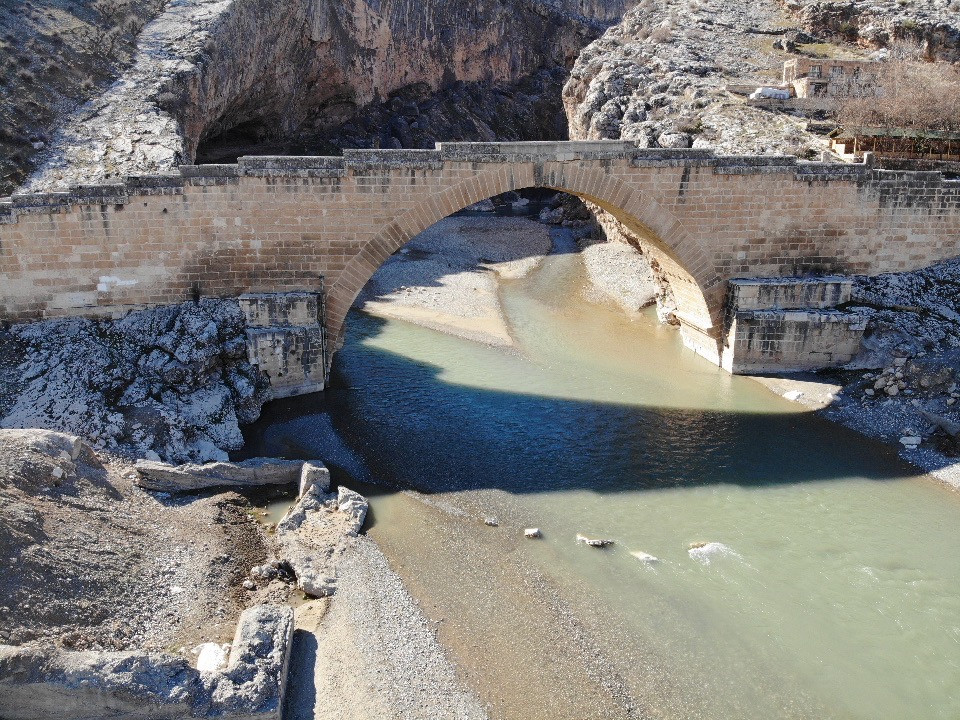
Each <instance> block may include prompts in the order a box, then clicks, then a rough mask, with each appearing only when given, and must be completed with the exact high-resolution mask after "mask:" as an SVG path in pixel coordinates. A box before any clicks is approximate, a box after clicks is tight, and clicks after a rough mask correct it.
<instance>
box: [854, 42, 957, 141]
mask: <svg viewBox="0 0 960 720" xmlns="http://www.w3.org/2000/svg"><path fill="white" fill-rule="evenodd" d="M874 93H875V94H874ZM874 93H871V94H870V95H866V94H860V95H859V96H851V97H850V98H848V99H847V100H845V101H843V102H842V103H841V106H840V109H839V112H838V120H839V121H840V122H841V123H842V124H844V125H847V126H850V127H877V128H891V129H893V128H900V129H910V130H932V131H945V132H960V70H958V69H957V68H956V67H954V66H952V65H949V64H948V63H924V62H916V61H909V60H895V61H890V62H888V63H887V66H886V68H885V69H884V71H883V73H882V74H881V76H880V79H879V81H878V84H877V86H876V88H875V91H874Z"/></svg>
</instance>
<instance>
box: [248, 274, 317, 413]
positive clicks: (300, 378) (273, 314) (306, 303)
mask: <svg viewBox="0 0 960 720" xmlns="http://www.w3.org/2000/svg"><path fill="white" fill-rule="evenodd" d="M238 300H239V302H240V309H241V310H243V314H244V315H245V316H246V319H247V358H248V359H249V361H250V364H251V365H255V366H257V367H258V368H259V369H260V372H261V373H263V374H264V375H265V376H266V378H267V380H268V381H269V382H270V399H271V400H276V399H279V398H286V397H293V396H295V395H307V394H308V393H313V392H320V391H321V390H323V389H324V387H325V386H326V378H327V369H328V367H327V352H326V331H325V330H324V326H323V316H324V311H323V292H322V291H321V292H285V293H248V294H246V295H241V296H240V297H239V299H238Z"/></svg>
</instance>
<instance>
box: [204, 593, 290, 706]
mask: <svg viewBox="0 0 960 720" xmlns="http://www.w3.org/2000/svg"><path fill="white" fill-rule="evenodd" d="M292 646H293V608H291V607H289V606H287V605H256V606H254V607H252V608H247V609H246V610H244V611H243V613H242V614H241V615H240V620H239V621H238V622H237V630H236V633H235V634H234V636H233V644H232V645H231V647H230V660H229V662H228V663H227V669H226V672H224V673H221V674H218V675H216V676H215V677H214V680H213V682H211V684H210V689H211V693H210V706H209V708H208V710H207V712H206V714H207V715H211V716H219V717H223V718H230V717H237V718H251V719H252V718H275V719H276V720H280V717H281V713H282V712H283V698H284V694H285V692H286V687H287V670H288V669H289V667H290V650H291V648H292Z"/></svg>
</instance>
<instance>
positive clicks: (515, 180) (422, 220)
mask: <svg viewBox="0 0 960 720" xmlns="http://www.w3.org/2000/svg"><path fill="white" fill-rule="evenodd" d="M561 173H562V171H561ZM537 174H540V173H537ZM517 175H518V173H501V172H498V171H489V172H488V173H487V176H488V177H486V178H485V177H483V176H481V177H475V178H472V179H471V180H470V181H463V182H461V183H458V184H456V185H454V186H452V187H449V188H447V189H445V190H444V191H442V192H440V193H436V194H431V195H428V196H425V197H424V199H423V200H421V201H420V202H418V203H416V204H415V205H414V206H413V207H412V208H411V209H409V210H407V211H406V212H404V213H402V214H400V215H399V216H397V217H395V218H394V219H393V220H392V221H390V222H388V223H387V224H386V225H385V226H384V227H382V228H381V230H380V232H379V233H378V234H377V236H376V237H375V238H374V239H373V240H372V241H370V242H368V243H367V244H366V245H365V246H364V247H363V248H362V249H361V250H360V252H359V253H358V254H357V255H356V256H355V257H354V258H353V259H352V260H351V261H350V262H349V263H348V264H347V266H346V268H345V270H344V272H343V273H341V275H340V277H339V278H338V279H337V281H336V282H335V283H334V285H333V286H332V287H331V289H330V297H329V300H328V303H327V329H328V332H329V334H330V338H331V340H332V342H331V343H330V344H329V347H330V348H331V351H332V352H335V351H336V349H337V348H338V347H340V345H341V344H342V342H343V331H344V323H345V321H346V316H347V313H348V312H349V310H350V308H351V307H352V306H353V303H354V301H355V300H356V298H357V296H358V295H359V294H360V292H361V290H362V289H363V288H364V286H365V285H366V284H367V283H368V282H369V280H370V278H371V277H373V275H374V274H375V273H376V272H377V270H378V269H379V268H380V267H381V266H382V265H383V263H384V262H385V261H386V260H387V259H388V258H389V257H390V256H392V255H393V254H394V253H396V252H397V251H399V250H400V249H401V248H402V247H403V246H404V245H406V244H407V243H408V242H410V240H412V239H413V238H414V237H416V236H417V235H419V234H420V233H422V232H424V231H425V230H427V229H429V228H430V227H432V226H434V225H435V224H437V223H438V222H440V221H442V220H443V219H444V218H446V217H449V216H451V215H454V214H456V213H458V212H460V211H462V210H464V209H465V208H467V207H470V206H471V205H474V204H476V203H479V202H482V201H484V200H487V199H489V198H491V197H494V196H496V195H502V194H504V193H510V192H513V193H516V192H521V191H544V190H546V191H552V192H557V193H566V194H569V195H572V196H574V197H577V198H580V199H581V200H583V201H585V202H586V203H588V206H590V205H592V206H593V207H594V208H596V209H598V210H600V211H602V213H600V214H601V215H602V214H604V213H605V214H606V215H608V216H609V217H611V218H613V219H614V220H615V221H616V222H618V223H620V224H622V225H623V227H624V228H626V229H627V230H629V234H630V235H632V236H633V237H635V238H638V240H639V244H640V247H639V248H636V249H638V250H640V251H641V252H643V253H644V254H645V255H647V256H648V258H649V259H650V260H651V261H652V263H655V265H656V267H657V273H658V276H659V278H660V279H661V280H662V281H663V282H664V283H665V284H666V286H667V287H668V288H669V293H670V295H671V296H672V297H673V300H674V302H675V306H676V307H675V310H674V311H673V316H674V318H675V319H676V323H677V324H679V326H680V330H681V335H682V337H683V341H684V344H685V345H686V346H687V347H689V348H691V349H693V350H694V351H695V352H696V353H697V354H699V355H702V356H703V357H705V358H707V359H708V360H710V361H711V362H713V363H716V364H719V363H720V359H721V351H722V339H721V329H722V319H721V318H722V289H721V288H719V287H716V286H715V285H716V284H714V286H713V287H711V286H710V285H709V284H708V282H709V280H711V279H712V275H713V272H712V268H708V267H707V264H706V262H705V261H704V255H703V253H702V252H701V249H700V248H699V246H698V245H697V244H696V243H695V242H693V241H692V240H691V239H690V238H689V236H688V235H687V234H686V231H685V230H684V228H683V227H682V225H681V224H680V223H679V222H678V221H677V220H676V219H675V218H674V217H673V216H672V215H671V214H670V213H668V212H666V211H665V210H664V209H663V208H661V207H660V206H659V205H658V204H657V203H656V202H655V201H654V200H652V199H650V198H646V197H643V196H641V194H640V193H639V192H637V191H634V190H632V189H630V188H628V187H626V186H625V185H624V184H623V183H622V182H620V181H619V180H617V179H615V178H613V177H611V176H609V175H607V174H605V173H602V172H598V171H590V170H582V169H581V170H579V171H578V172H577V173H576V176H577V180H576V181H575V182H571V181H568V180H567V178H565V177H557V176H552V177H544V181H543V182H537V181H534V182H532V183H531V182H529V181H527V180H526V179H525V178H523V177H517ZM551 175H552V173H551ZM537 179H539V178H537ZM485 180H487V181H485ZM491 187H492V188H493V189H494V190H495V192H493V193H491V192H489V189H490V188H491ZM597 187H599V188H601V191H599V192H598V191H597V190H595V189H594V188H597ZM451 208H452V209H451ZM602 225H603V223H602V222H601V227H602ZM708 270H709V276H710V277H709V278H707V277H704V276H707V275H708ZM698 275H699V276H701V277H698ZM332 352H331V357H330V358H328V363H329V362H331V361H332Z"/></svg>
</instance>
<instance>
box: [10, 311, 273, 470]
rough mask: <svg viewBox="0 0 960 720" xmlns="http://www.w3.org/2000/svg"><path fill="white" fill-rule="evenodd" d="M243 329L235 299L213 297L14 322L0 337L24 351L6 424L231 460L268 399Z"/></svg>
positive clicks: (179, 458) (112, 445) (118, 448)
mask: <svg viewBox="0 0 960 720" xmlns="http://www.w3.org/2000/svg"><path fill="white" fill-rule="evenodd" d="M244 330H245V324H244V317H243V314H242V313H241V312H240V308H239V306H238V305H237V303H236V302H235V301H224V300H213V299H204V300H201V301H200V302H198V303H182V304H179V305H169V306H165V307H158V308H154V309H151V310H143V311H138V312H133V313H130V314H129V315H127V316H126V317H124V318H122V319H120V320H115V321H114V320H108V319H90V318H64V319H60V320H51V321H46V322H38V323H31V324H27V325H17V326H14V327H13V328H12V329H11V330H10V331H8V332H7V333H4V337H3V338H2V339H0V343H2V344H3V345H5V346H16V347H17V348H18V349H19V351H20V353H21V354H20V362H19V365H18V366H17V367H16V368H15V369H13V370H9V371H8V372H7V374H8V375H11V376H13V379H12V380H9V382H7V384H8V385H11V386H15V390H14V392H12V393H11V395H12V397H11V399H10V400H9V401H8V402H7V404H6V407H0V412H3V417H2V419H0V427H4V428H45V429H49V430H57V431H62V432H68V433H71V434H73V435H78V436H80V437H83V438H85V439H87V440H88V441H89V442H90V443H91V444H92V445H94V446H95V447H102V448H107V449H110V450H112V451H115V452H119V453H121V454H126V455H131V456H134V457H146V458H147V459H152V460H161V459H162V460H165V461H168V462H173V463H184V462H198V461H199V462H208V461H214V460H219V461H223V460H226V459H227V455H226V451H228V450H235V449H238V448H240V447H241V446H242V444H243V437H242V435H241V433H240V424H241V423H247V422H252V421H253V420H255V419H256V418H257V416H258V415H259V413H260V407H261V405H262V403H263V401H264V398H265V395H264V390H265V383H264V381H263V378H262V377H261V376H260V375H259V374H258V372H257V370H256V369H255V368H254V367H252V366H251V365H250V364H249V362H248V361H247V349H246V337H245V334H244Z"/></svg>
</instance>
